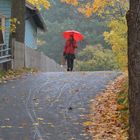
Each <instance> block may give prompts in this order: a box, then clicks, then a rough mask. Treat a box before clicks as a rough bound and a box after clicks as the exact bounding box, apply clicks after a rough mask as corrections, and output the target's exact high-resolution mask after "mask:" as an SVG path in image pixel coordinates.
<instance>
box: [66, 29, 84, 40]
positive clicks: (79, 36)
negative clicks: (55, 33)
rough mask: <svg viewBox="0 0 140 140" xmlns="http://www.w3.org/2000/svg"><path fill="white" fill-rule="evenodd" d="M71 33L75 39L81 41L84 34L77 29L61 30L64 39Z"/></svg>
mask: <svg viewBox="0 0 140 140" xmlns="http://www.w3.org/2000/svg"><path fill="white" fill-rule="evenodd" d="M71 35H73V37H74V39H75V40H76V41H81V40H83V39H84V36H83V35H82V34H81V33H80V32H78V31H75V30H68V31H65V32H63V36H64V38H65V39H69V38H70V36H71Z"/></svg>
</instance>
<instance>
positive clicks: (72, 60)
mask: <svg viewBox="0 0 140 140" xmlns="http://www.w3.org/2000/svg"><path fill="white" fill-rule="evenodd" d="M73 64H74V59H73V58H70V71H72V70H73Z"/></svg>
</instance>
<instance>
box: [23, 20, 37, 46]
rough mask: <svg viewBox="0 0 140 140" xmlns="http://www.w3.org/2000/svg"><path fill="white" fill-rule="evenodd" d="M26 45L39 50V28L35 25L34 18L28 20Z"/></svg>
mask: <svg viewBox="0 0 140 140" xmlns="http://www.w3.org/2000/svg"><path fill="white" fill-rule="evenodd" d="M25 45H26V47H29V48H33V49H36V48H37V27H36V25H35V24H34V22H33V20H32V18H30V19H28V20H26V26H25Z"/></svg>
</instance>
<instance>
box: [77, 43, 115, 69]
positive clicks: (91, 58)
mask: <svg viewBox="0 0 140 140" xmlns="http://www.w3.org/2000/svg"><path fill="white" fill-rule="evenodd" d="M75 67H76V70H79V71H102V70H117V69H118V65H117V61H116V59H115V57H114V54H113V53H112V51H111V50H109V49H104V48H103V47H102V46H101V45H96V46H87V47H86V48H85V49H83V51H81V52H79V53H78V56H77V61H76V65H75Z"/></svg>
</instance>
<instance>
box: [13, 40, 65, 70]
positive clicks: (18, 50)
mask: <svg viewBox="0 0 140 140" xmlns="http://www.w3.org/2000/svg"><path fill="white" fill-rule="evenodd" d="M13 50H14V60H13V69H20V68H23V67H27V68H37V69H38V70H40V71H44V72H45V71H47V72H55V71H63V70H64V69H63V68H61V67H60V65H59V64H57V63H56V62H55V61H54V60H52V59H50V58H49V57H47V56H45V55H44V54H43V53H41V52H38V51H35V50H34V49H31V48H27V47H25V46H24V45H23V44H22V43H19V42H16V41H15V43H14V49H13Z"/></svg>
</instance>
